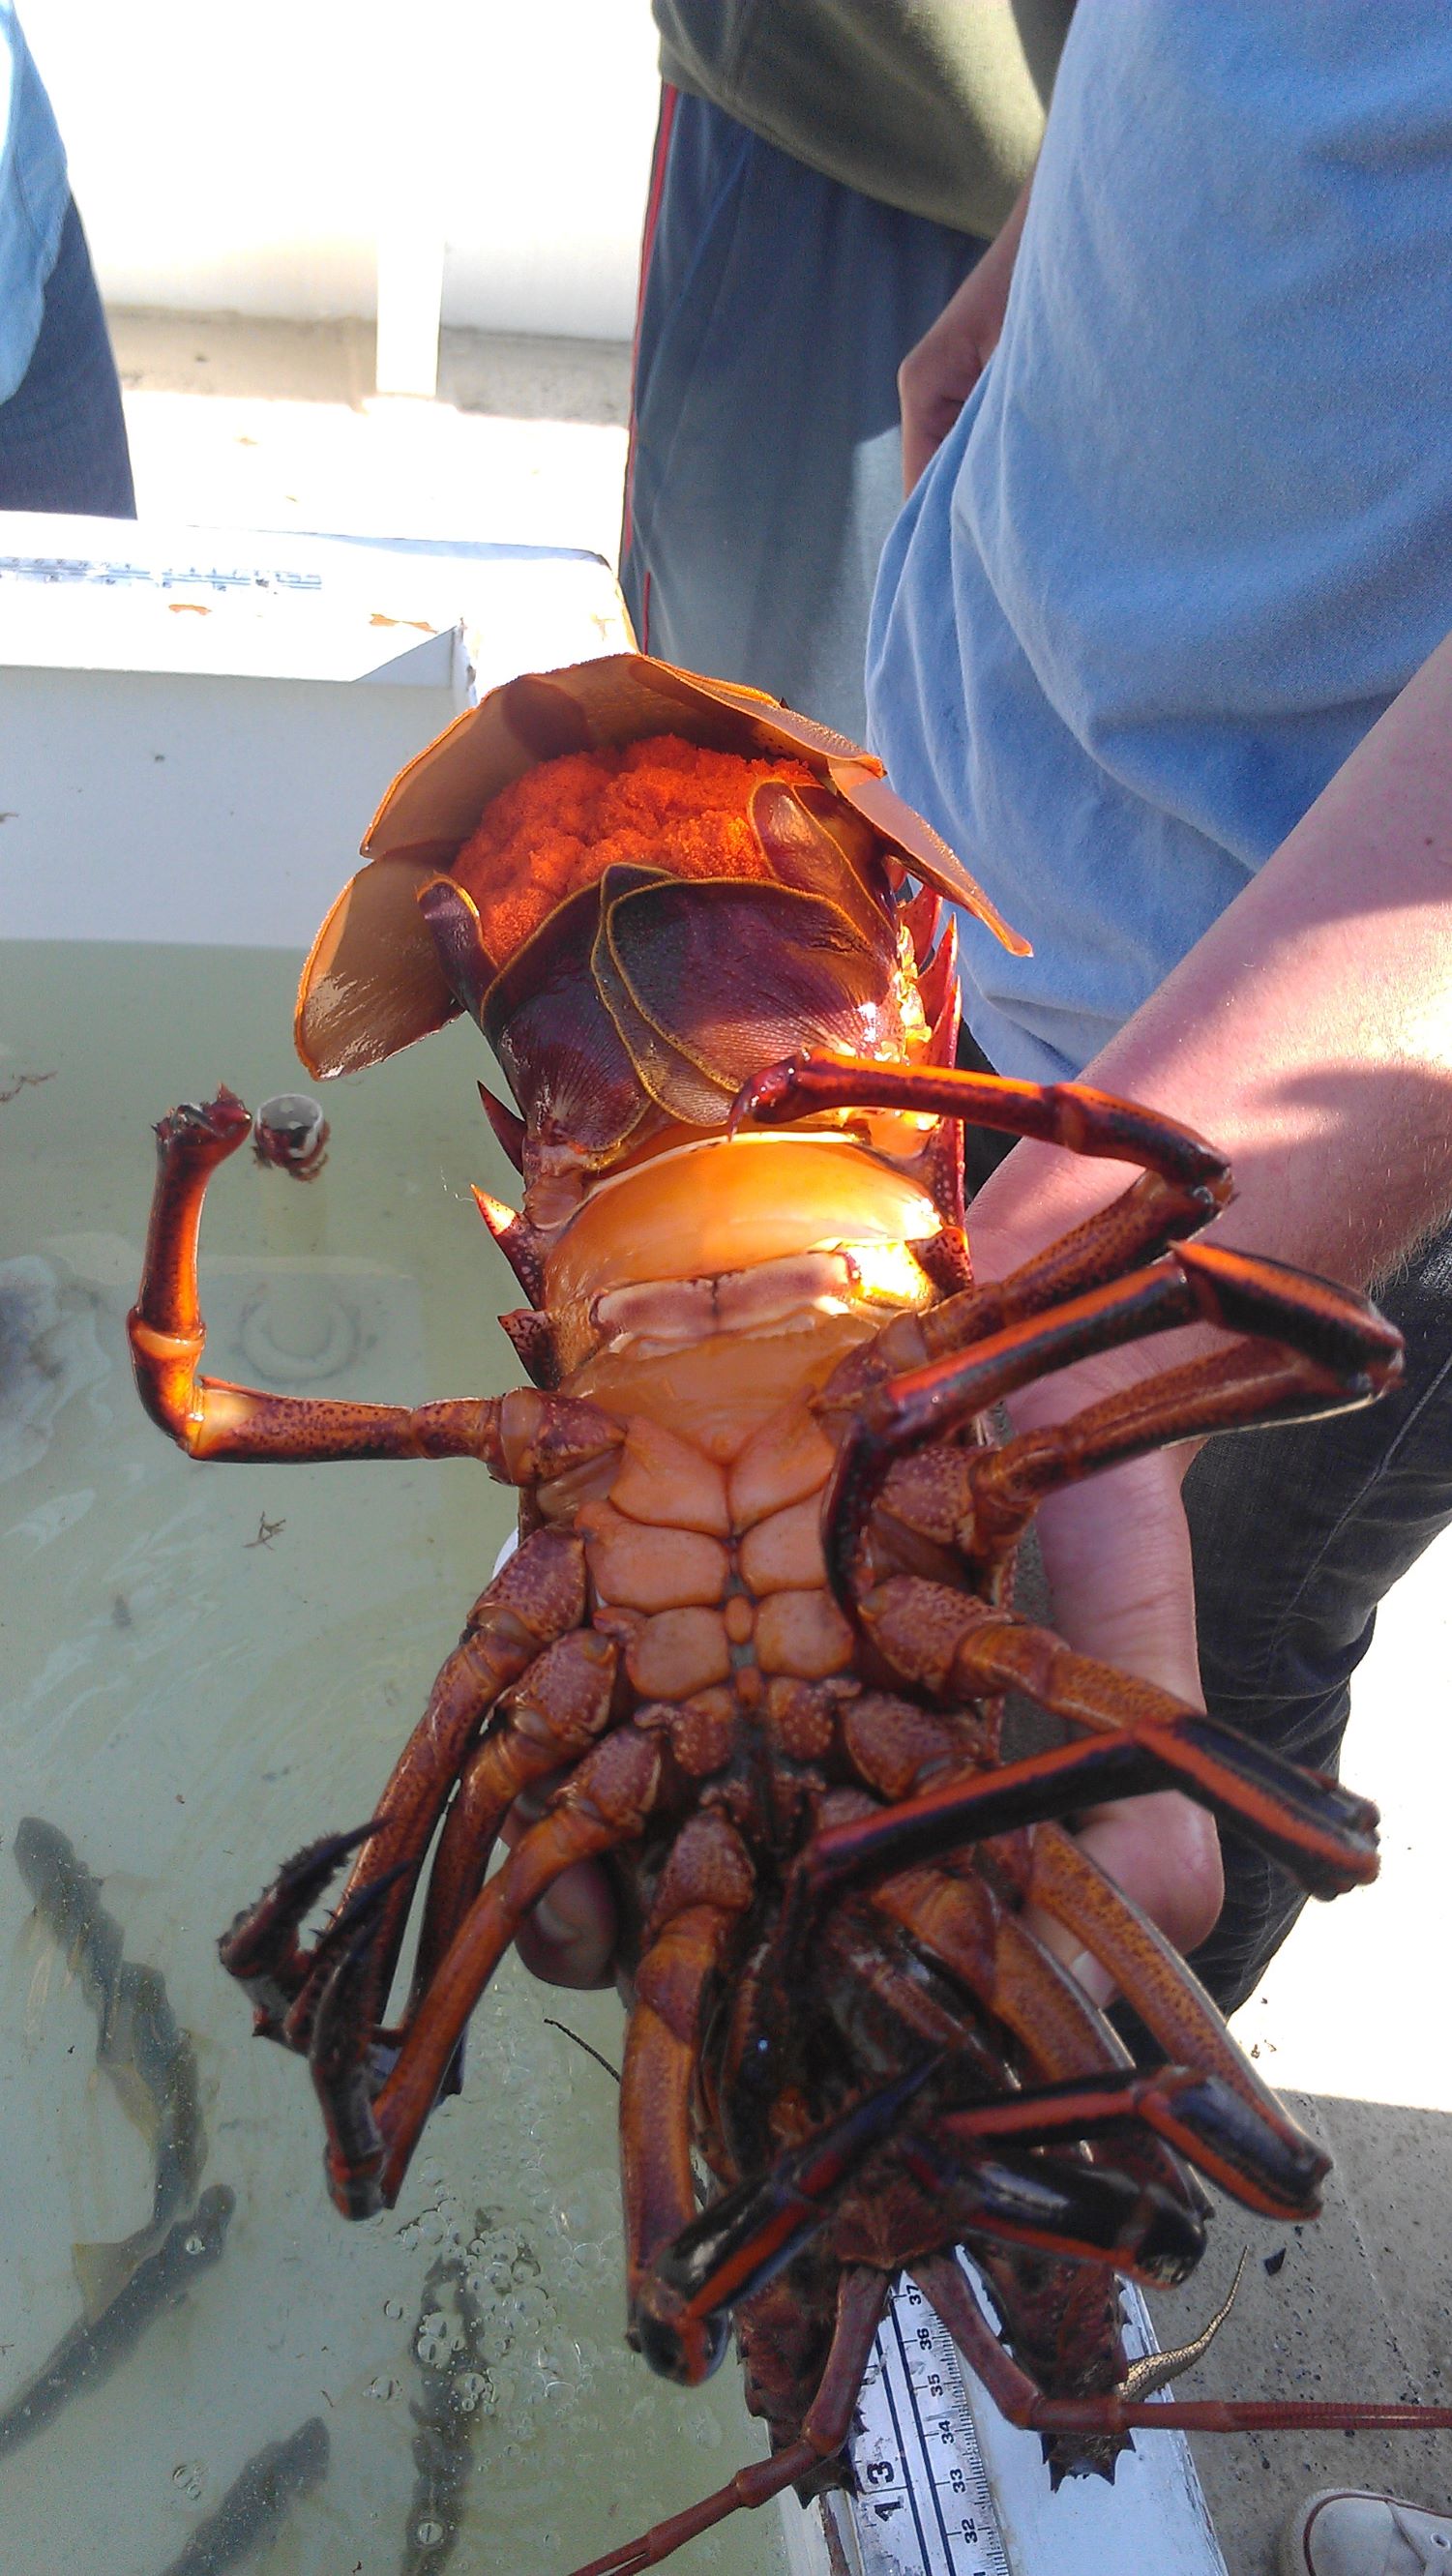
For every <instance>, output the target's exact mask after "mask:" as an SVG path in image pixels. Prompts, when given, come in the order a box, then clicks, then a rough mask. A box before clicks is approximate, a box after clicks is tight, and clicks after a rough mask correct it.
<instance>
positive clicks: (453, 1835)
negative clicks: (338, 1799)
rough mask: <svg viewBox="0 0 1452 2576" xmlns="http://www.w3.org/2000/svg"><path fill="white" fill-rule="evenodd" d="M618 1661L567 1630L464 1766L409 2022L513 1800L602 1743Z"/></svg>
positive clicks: (594, 1638) (606, 1644)
mask: <svg viewBox="0 0 1452 2576" xmlns="http://www.w3.org/2000/svg"><path fill="white" fill-rule="evenodd" d="M528 1544H532V1542H528ZM618 1660H619V1650H618V1648H617V1647H616V1646H615V1644H614V1643H613V1641H612V1640H611V1639H610V1638H608V1637H603V1636H601V1635H600V1633H599V1631H598V1630H597V1629H593V1628H573V1629H571V1630H569V1631H568V1632H567V1634H566V1635H564V1636H563V1637H559V1638H557V1639H556V1640H555V1643H554V1644H553V1645H552V1646H546V1648H545V1649H544V1652H543V1653H542V1654H540V1655H538V1656H536V1658H535V1660H534V1662H533V1663H532V1664H531V1665H530V1667H529V1669H528V1671H527V1672H526V1673H525V1674H524V1676H523V1678H522V1680H520V1681H517V1682H516V1683H515V1684H514V1687H513V1688H512V1690H510V1691H509V1692H508V1693H507V1694H506V1696H505V1698H504V1700H503V1702H502V1703H501V1709H500V1715H501V1719H502V1723H501V1724H500V1725H498V1726H497V1727H496V1728H495V1729H494V1730H493V1731H492V1732H491V1733H490V1734H488V1735H486V1736H485V1738H484V1740H483V1742H482V1743H480V1744H477V1745H476V1746H475V1747H474V1749H473V1751H472V1752H471V1753H470V1754H469V1755H468V1757H467V1759H466V1760H465V1762H464V1765H463V1768H462V1770H461V1772H460V1775H459V1785H458V1787H457V1789H456V1790H455V1792H454V1796H453V1799H452V1800H451V1802H450V1806H449V1811H448V1814H447V1815H446V1816H445V1818H444V1827H443V1832H442V1833H441V1834H440V1836H439V1846H438V1850H437V1851H436V1852H435V1854H434V1861H433V1867H432V1868H431V1870H430V1871H429V1884H428V1895H427V1898H426V1901H425V1905H424V1916H423V1922H422V1924H421V1926H420V1929H419V1938H418V1950H417V1953H416V1956H415V1959H414V1968H413V1983H412V1988H411V1992H410V1998H409V2011H410V2013H412V2012H414V2011H415V2010H416V2008H417V2006H418V2005H419V2003H420V2002H421V2001H422V1999H423V1997H424V1995H425V1994H426V1993H427V1991H428V1988H429V1986H430V1985H431V1984H432V1982H433V1976H434V1971H435V1969H436V1968H437V1966H438V1964H439V1961H440V1960H441V1959H442V1958H443V1956H444V1953H445V1951H446V1950H447V1949H448V1946H449V1944H450V1942H451V1941H452V1940H453V1937H454V1934H455V1933H456V1932H457V1931H458V1928H459V1925H460V1924H461V1923H462V1921H463V1919H464V1916H465V1915H466V1914H467V1913H468V1911H469V1908H470V1906H471V1905H472V1904H473V1902H474V1899H475V1897H476V1896H477V1895H478V1893H479V1890H480V1888H481V1887H482V1886H483V1884H484V1880H485V1876H486V1873H487V1871H488V1868H489V1860H490V1855H491V1853H492V1851H493V1849H494V1843H495V1839H496V1836H497V1835H498V1832H499V1828H500V1826H501V1824H502V1823H503V1821H504V1818H505V1816H506V1815H507V1813H508V1811H509V1809H510V1807H511V1806H512V1805H513V1803H514V1801H515V1799H516V1798H517V1797H518V1796H519V1795H520V1793H521V1791H522V1790H525V1789H528V1788H532V1787H533V1786H534V1784H535V1783H536V1782H537V1781H539V1780H543V1779H546V1778H547V1777H548V1776H549V1774H550V1773H551V1772H552V1771H557V1770H559V1769H561V1768H562V1767H563V1766H564V1765H566V1764H570V1763H574V1762H576V1761H578V1759H579V1757H580V1755H581V1754H582V1753H587V1752H588V1751H589V1749H590V1746H591V1745H592V1744H593V1743H594V1742H595V1740H596V1738H597V1737H598V1736H600V1735H602V1734H603V1733H604V1731H605V1728H606V1727H607V1726H608V1724H609V1722H610V1713H611V1708H612V1704H613V1701H614V1696H615V1675H616V1665H617V1663H618Z"/></svg>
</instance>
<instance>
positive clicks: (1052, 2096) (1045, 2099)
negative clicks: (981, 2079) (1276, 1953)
mask: <svg viewBox="0 0 1452 2576" xmlns="http://www.w3.org/2000/svg"><path fill="white" fill-rule="evenodd" d="M1126 2120H1133V2121H1136V2122H1142V2123H1144V2124H1145V2125H1147V2126H1148V2127H1149V2128H1150V2129H1152V2130H1153V2131H1154V2133H1155V2135H1156V2136H1157V2137H1160V2138H1163V2140H1164V2141H1165V2143H1166V2145H1167V2146H1171V2147H1174V2148H1175V2149H1176V2150H1177V2152H1178V2153H1179V2154H1181V2155H1184V2156H1188V2157H1189V2159H1190V2161H1191V2162H1192V2163H1193V2164H1195V2165H1197V2166H1198V2167H1199V2168H1200V2170H1201V2171H1202V2172H1203V2173H1207V2174H1209V2176H1210V2178H1211V2180H1212V2181H1214V2182H1218V2183H1220V2184H1221V2185H1222V2187H1223V2188H1224V2189H1225V2190H1226V2191H1229V2192H1231V2193H1233V2195H1234V2197H1235V2198H1236V2199H1237V2200H1240V2201H1243V2202H1245V2203H1246V2204H1247V2205H1248V2206H1250V2207H1251V2208H1254V2209H1257V2210H1259V2211H1260V2212H1261V2213H1262V2214H1263V2215H1264V2216H1265V2217H1267V2218H1292V2219H1294V2218H1314V2217H1315V2216H1316V2214H1317V2212H1318V2211H1319V2209H1320V2206H1321V2201H1320V2186H1321V2184H1322V2182H1323V2181H1324V2180H1325V2177H1326V2175H1327V2173H1328V2172H1329V2171H1330V2165H1331V2159H1330V2157H1329V2156H1326V2155H1323V2154H1322V2153H1321V2151H1320V2149H1319V2148H1318V2147H1314V2146H1313V2145H1312V2144H1311V2141H1310V2140H1309V2139H1308V2138H1303V2137H1302V2136H1301V2133H1300V2131H1299V2130H1298V2129H1296V2128H1295V2127H1294V2126H1293V2125H1292V2124H1291V2123H1290V2122H1289V2121H1286V2120H1284V2119H1279V2120H1268V2119H1267V2120H1262V2119H1261V2118H1260V2116H1259V2113H1258V2111H1255V2112H1252V2110H1251V2109H1250V2107H1249V2106H1248V2105H1247V2102H1246V2099H1245V2095H1244V2091H1243V2089H1242V2088H1241V2087H1240V2086H1231V2085H1229V2084H1226V2083H1224V2082H1222V2080H1221V2078H1220V2077H1219V2076H1218V2075H1205V2074H1203V2073H1202V2072H1201V2071H1200V2070H1199V2069H1198V2068H1195V2067H1186V2066H1162V2067H1159V2068H1157V2069H1156V2071H1155V2072H1154V2073H1153V2074H1150V2075H1136V2074H1122V2073H1115V2074H1111V2075H1090V2076H1083V2077H1080V2078H1078V2079H1073V2078H1071V2079H1070V2080H1069V2081H1068V2082H1067V2083H1063V2084H1057V2085H1045V2086H1040V2087H1037V2088H1035V2089H1033V2090H1027V2091H1024V2092H1022V2093H1017V2094H1014V2095H1013V2096H1012V2097H1011V2098H1009V2099H1007V2100H1004V2101H1001V2102H990V2103H984V2104H975V2105H974V2107H973V2108H972V2109H970V2110H966V2111H949V2112H947V2113H945V2114H944V2115H943V2117H942V2118H941V2119H940V2120H939V2121H938V2123H937V2124H936V2130H935V2134H936V2135H937V2136H938V2137H940V2138H942V2139H945V2140H948V2141H950V2142H951V2143H952V2144H954V2145H956V2146H960V2147H966V2148H967V2149H969V2150H970V2152H981V2150H982V2146H983V2144H984V2143H985V2142H986V2141H988V2140H991V2139H993V2138H1007V2139H1010V2140H1011V2141H1012V2142H1013V2143H1014V2144H1015V2145H1018V2146H1029V2147H1035V2146H1051V2145H1053V2144H1054V2142H1055V2140H1057V2139H1069V2140H1076V2139H1080V2138H1097V2137H1102V2136H1104V2135H1105V2133H1106V2132H1107V2131H1109V2130H1111V2129H1114V2128H1117V2127H1119V2126H1120V2125H1121V2124H1122V2123H1123V2122H1124V2121H1126Z"/></svg>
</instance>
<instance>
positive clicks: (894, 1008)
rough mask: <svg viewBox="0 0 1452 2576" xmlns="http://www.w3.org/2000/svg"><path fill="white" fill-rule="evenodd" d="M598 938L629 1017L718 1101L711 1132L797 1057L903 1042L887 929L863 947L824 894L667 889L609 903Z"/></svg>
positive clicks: (675, 885) (723, 884)
mask: <svg viewBox="0 0 1452 2576" xmlns="http://www.w3.org/2000/svg"><path fill="white" fill-rule="evenodd" d="M601 932H602V941H603V943H604V948H605V950H607V951H608V956H609V960H610V966H611V969H612V970H613V974H614V976H615V977H617V978H618V979H619V983H620V985H621V986H623V988H624V989H625V991H626V992H627V993H628V995H629V999H630V1003H631V1005H632V1008H633V1010H634V1012H635V1013H636V1014H637V1015H638V1016H639V1018H640V1019H642V1020H643V1021H644V1022H646V1023H647V1024H648V1026H649V1028H650V1029H651V1030H652V1031H653V1032H655V1033H657V1034H658V1036H659V1037H660V1038H662V1039H664V1040H665V1041H666V1042H667V1043H668V1044H669V1046H670V1047H671V1048H672V1049H673V1050H674V1052H675V1053H676V1055H678V1056H680V1057H682V1058H684V1059H686V1061H687V1062H688V1063H689V1064H691V1065H693V1066H695V1067H696V1069H697V1071H698V1072H699V1073H700V1074H702V1075H704V1076H705V1077H706V1079H707V1081H708V1082H710V1083H711V1084H712V1085H714V1086H715V1087H716V1089H717V1090H718V1091H719V1092H720V1093H721V1095H722V1098H723V1103H724V1105H723V1106H722V1107H721V1108H720V1109H718V1110H715V1111H714V1112H713V1113H712V1116H711V1120H710V1123H712V1124H717V1123H724V1119H725V1114H726V1108H728V1107H729V1105H730V1102H731V1100H732V1099H733V1098H734V1096H735V1094H736V1092H737V1091H738V1090H739V1089H740V1087H741V1085H742V1083H743V1082H746V1081H748V1080H749V1079H750V1077H751V1076H752V1075H753V1074H755V1073H758V1072H759V1071H760V1070H761V1067H762V1066H763V1065H764V1064H771V1063H774V1062H775V1061H776V1060H777V1059H778V1058H779V1057H781V1056H783V1055H787V1054H789V1053H791V1052H792V1051H793V1050H794V1049H796V1048H800V1047H802V1046H804V1045H805V1046H819V1047H826V1048H829V1049H839V1050H843V1051H846V1052H848V1053H859V1052H861V1050H862V1048H863V1046H864V1045H865V1044H869V1043H870V1044H872V1045H874V1046H876V1045H880V1044H883V1043H897V1044H900V1043H901V1013H900V1006H899V1001H898V993H897V983H896V958H895V955H894V944H893V941H892V937H891V934H890V933H889V932H888V930H887V926H886V924H885V923H884V924H883V925H882V930H881V935H880V936H879V937H878V938H877V939H876V940H875V941H874V942H872V943H869V942H868V940H866V939H865V938H864V937H863V936H862V934H861V933H860V931H859V930H858V929H857V928H856V926H855V924H854V923H853V921H852V920H851V919H850V917H849V916H848V914H847V913H846V912H845V911H844V910H843V909H842V907H841V906H840V905H839V904H837V903H835V902H832V901H829V900H828V899H827V898H826V897H825V896H822V895H814V894H798V893H795V892H793V891H791V890H790V889H789V888H788V887H786V886H762V885H751V884H741V883H731V882H727V881H724V880H712V879H708V880H706V881H704V882H699V883H695V884H689V883H685V882H681V881H677V880H674V879H672V880H668V881H666V882H662V883H657V884H653V885H649V886H646V887H643V888H641V889H640V890H639V891H637V892H633V893H626V894H623V895H621V896H620V897H619V898H618V899H614V900H612V899H610V897H609V895H608V894H607V898H606V901H605V902H604V903H603V904H602V923H601ZM700 1123H705V1122H700Z"/></svg>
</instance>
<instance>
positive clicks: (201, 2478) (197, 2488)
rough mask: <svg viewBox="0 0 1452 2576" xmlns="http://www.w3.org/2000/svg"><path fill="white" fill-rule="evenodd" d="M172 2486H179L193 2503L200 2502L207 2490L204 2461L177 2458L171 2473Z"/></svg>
mask: <svg viewBox="0 0 1452 2576" xmlns="http://www.w3.org/2000/svg"><path fill="white" fill-rule="evenodd" d="M171 2482H172V2485H173V2486H174V2487H180V2489H181V2491H182V2494H183V2495H184V2496H188V2497H190V2499H191V2501H192V2503H193V2504H200V2503H201V2500H202V2498H203V2496H204V2495H205V2494H206V2492H207V2471H206V2463H205V2462H204V2461H202V2460H178V2462H177V2464H176V2467H175V2468H174V2469H173V2470H172V2473H171Z"/></svg>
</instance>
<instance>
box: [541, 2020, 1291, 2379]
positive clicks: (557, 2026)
mask: <svg viewBox="0 0 1452 2576" xmlns="http://www.w3.org/2000/svg"><path fill="white" fill-rule="evenodd" d="M544 2026H545V2028H546V2030H562V2031H563V2032H564V2034H565V2037H566V2039H572V2040H573V2041H574V2043H575V2046H576V2047H577V2048H583V2050H584V2052H585V2055H586V2056H587V2057H593V2058H594V2060H595V2063H596V2065H597V2066H603V2067H604V2069H605V2072H606V2074H607V2075H613V2076H614V2078H615V2081H616V2083H617V2084H618V2083H619V2081H620V2069H619V2067H618V2066H612V2065H611V2063H610V2060H609V2058H608V2057H602V2056H601V2054H600V2051H599V2049H598V2048H592V2047H591V2046H590V2043H589V2041H588V2039H582V2038H581V2037H580V2034H579V2032H578V2031H577V2030H571V2028H570V2025H569V2023H568V2022H567V2021H555V2020H553V2019H552V2017H551V2016H550V2014H549V2013H546V2014H545V2017H544ZM1235 2278H1236V2284H1237V2286H1238V2285H1239V2281H1240V2274H1239V2273H1238V2272H1237V2273H1236V2276H1235ZM1230 2296H1231V2298H1232V2299H1233V2298H1234V2296H1235V2291H1234V2290H1232V2291H1231V2293H1230ZM1219 2322H1220V2320H1219V2318H1218V2317H1217V2318H1216V2320H1215V2323H1216V2325H1218V2324H1219ZM1214 2330H1215V2329H1214V2327H1213V2326H1212V2328H1211V2330H1210V2331H1211V2333H1212V2334H1213V2332H1214Z"/></svg>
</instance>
